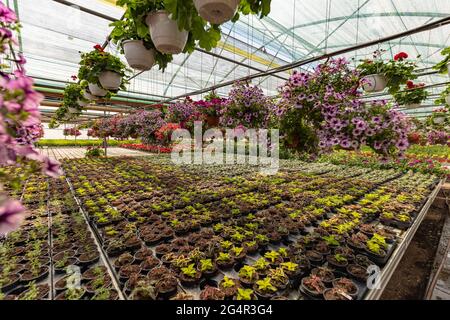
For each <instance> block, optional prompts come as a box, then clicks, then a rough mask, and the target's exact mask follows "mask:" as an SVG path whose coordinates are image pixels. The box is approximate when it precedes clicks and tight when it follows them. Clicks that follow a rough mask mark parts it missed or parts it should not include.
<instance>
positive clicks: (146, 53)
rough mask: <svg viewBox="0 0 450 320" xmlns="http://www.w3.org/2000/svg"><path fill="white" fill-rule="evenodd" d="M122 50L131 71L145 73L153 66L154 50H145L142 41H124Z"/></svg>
mask: <svg viewBox="0 0 450 320" xmlns="http://www.w3.org/2000/svg"><path fill="white" fill-rule="evenodd" d="M123 50H124V53H125V58H126V59H127V62H128V65H129V66H130V67H132V68H133V69H136V70H141V71H147V70H150V69H151V68H152V67H153V66H154V64H155V54H156V52H155V50H153V49H150V50H149V49H147V48H146V47H145V46H144V42H143V41H142V40H127V41H124V42H123Z"/></svg>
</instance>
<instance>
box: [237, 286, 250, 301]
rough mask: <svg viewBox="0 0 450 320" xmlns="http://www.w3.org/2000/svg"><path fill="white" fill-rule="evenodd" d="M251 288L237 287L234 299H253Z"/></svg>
mask: <svg viewBox="0 0 450 320" xmlns="http://www.w3.org/2000/svg"><path fill="white" fill-rule="evenodd" d="M253 295H254V293H253V290H252V289H243V288H239V289H238V292H237V296H236V300H243V301H249V300H253Z"/></svg>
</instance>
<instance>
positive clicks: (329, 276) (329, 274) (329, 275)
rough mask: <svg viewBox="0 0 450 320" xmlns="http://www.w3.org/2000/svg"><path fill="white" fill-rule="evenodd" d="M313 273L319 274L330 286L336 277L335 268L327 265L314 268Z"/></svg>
mask: <svg viewBox="0 0 450 320" xmlns="http://www.w3.org/2000/svg"><path fill="white" fill-rule="evenodd" d="M311 274H312V275H317V276H319V277H320V279H321V280H322V282H323V283H325V284H326V285H329V286H331V284H332V282H333V280H334V279H335V277H334V273H333V270H332V269H330V268H328V267H326V266H322V267H318V268H314V269H312V270H311Z"/></svg>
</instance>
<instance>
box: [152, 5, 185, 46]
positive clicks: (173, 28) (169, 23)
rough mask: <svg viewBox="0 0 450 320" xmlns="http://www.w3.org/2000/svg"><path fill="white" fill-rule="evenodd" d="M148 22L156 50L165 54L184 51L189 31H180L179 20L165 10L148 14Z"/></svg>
mask: <svg viewBox="0 0 450 320" xmlns="http://www.w3.org/2000/svg"><path fill="white" fill-rule="evenodd" d="M146 23H147V25H148V26H149V28H150V36H151V38H152V41H153V43H154V44H155V47H156V50H158V51H159V52H162V53H165V54H178V53H181V52H183V49H184V47H185V46H186V43H187V40H188V35H189V33H188V32H187V31H186V30H183V31H180V30H179V29H178V25H177V22H176V21H175V20H172V19H170V17H169V14H168V13H167V12H166V11H164V10H158V11H155V12H151V13H149V14H148V16H147V19H146Z"/></svg>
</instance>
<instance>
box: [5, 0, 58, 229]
mask: <svg viewBox="0 0 450 320" xmlns="http://www.w3.org/2000/svg"><path fill="white" fill-rule="evenodd" d="M19 30H20V24H19V22H18V19H17V15H16V14H15V12H14V11H13V10H11V9H10V8H8V7H7V6H6V5H5V4H4V3H3V2H2V1H0V31H1V37H0V55H1V58H2V61H10V62H11V63H12V64H11V65H4V64H2V65H0V142H1V143H0V166H5V165H14V166H17V167H19V168H20V169H19V170H20V174H14V175H11V174H10V173H9V171H8V170H6V169H5V168H0V187H1V188H3V187H2V185H3V184H5V183H8V185H9V186H11V187H19V186H20V181H24V180H25V179H27V176H29V175H30V174H31V173H34V172H38V171H39V170H41V171H42V172H43V173H45V174H47V175H49V176H52V177H56V176H58V175H60V174H61V170H60V168H59V163H58V162H56V161H55V160H52V159H50V158H48V157H46V156H44V155H42V154H40V153H39V152H38V150H37V149H35V147H34V143H35V142H36V140H37V139H38V138H40V137H41V136H42V132H43V131H42V125H41V120H40V112H39V110H38V107H39V104H40V102H41V101H42V99H43V96H42V95H41V94H39V93H38V92H36V91H35V90H34V89H33V80H32V79H31V78H30V77H28V76H27V75H26V72H25V69H24V67H25V63H26V60H25V58H24V57H23V56H22V55H21V54H17V53H16V51H15V46H16V44H17V41H16V38H15V35H14V33H15V32H19ZM14 69H15V71H12V70H14ZM24 218H25V208H24V207H23V206H22V205H21V203H20V202H19V201H17V200H12V199H10V198H8V197H7V196H6V194H3V193H2V192H1V189H0V235H4V234H7V233H9V232H11V231H13V230H15V229H17V228H18V227H19V226H20V224H21V223H22V221H23V219H24Z"/></svg>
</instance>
